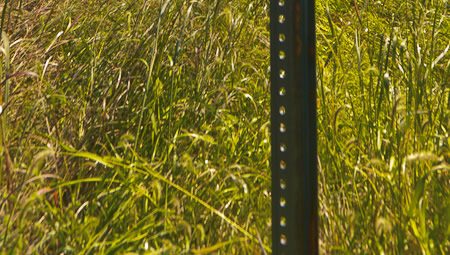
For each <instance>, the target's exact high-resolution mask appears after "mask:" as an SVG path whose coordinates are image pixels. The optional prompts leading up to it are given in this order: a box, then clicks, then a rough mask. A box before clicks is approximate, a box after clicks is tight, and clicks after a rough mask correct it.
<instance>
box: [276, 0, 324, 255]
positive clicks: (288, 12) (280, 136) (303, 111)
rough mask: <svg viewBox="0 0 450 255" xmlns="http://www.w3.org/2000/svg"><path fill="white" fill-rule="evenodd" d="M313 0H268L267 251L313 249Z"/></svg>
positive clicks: (315, 251) (315, 246)
mask: <svg viewBox="0 0 450 255" xmlns="http://www.w3.org/2000/svg"><path fill="white" fill-rule="evenodd" d="M314 9H315V1H314V0H271V2H270V44H271V46H270V48H271V49H270V58H271V132H272V134H271V136H272V137H271V139H272V251H273V254H288V255H291V254H307V255H311V254H318V226H317V224H318V194H317V193H318V192H317V131H316V38H315V10H314Z"/></svg>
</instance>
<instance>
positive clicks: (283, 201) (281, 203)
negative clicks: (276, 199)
mask: <svg viewBox="0 0 450 255" xmlns="http://www.w3.org/2000/svg"><path fill="white" fill-rule="evenodd" d="M280 206H281V207H285V206H286V198H284V197H281V198H280Z"/></svg>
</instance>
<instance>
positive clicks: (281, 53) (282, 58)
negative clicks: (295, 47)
mask: <svg viewBox="0 0 450 255" xmlns="http://www.w3.org/2000/svg"><path fill="white" fill-rule="evenodd" d="M278 57H279V58H280V60H284V58H285V57H286V54H285V53H284V51H282V50H280V53H279V54H278Z"/></svg>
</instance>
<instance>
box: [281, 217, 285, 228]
mask: <svg viewBox="0 0 450 255" xmlns="http://www.w3.org/2000/svg"><path fill="white" fill-rule="evenodd" d="M280 226H282V227H286V218H285V217H283V216H281V218H280Z"/></svg>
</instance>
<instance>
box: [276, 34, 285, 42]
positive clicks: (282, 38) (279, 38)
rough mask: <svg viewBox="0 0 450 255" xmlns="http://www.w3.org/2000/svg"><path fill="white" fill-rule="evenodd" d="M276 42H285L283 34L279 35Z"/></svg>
mask: <svg viewBox="0 0 450 255" xmlns="http://www.w3.org/2000/svg"><path fill="white" fill-rule="evenodd" d="M278 40H280V42H284V41H285V40H286V36H285V35H284V34H279V35H278Z"/></svg>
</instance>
